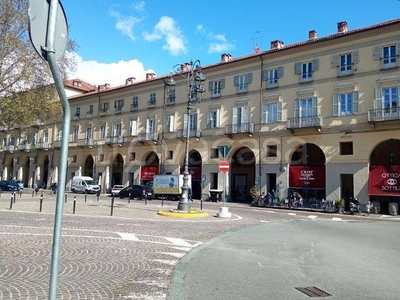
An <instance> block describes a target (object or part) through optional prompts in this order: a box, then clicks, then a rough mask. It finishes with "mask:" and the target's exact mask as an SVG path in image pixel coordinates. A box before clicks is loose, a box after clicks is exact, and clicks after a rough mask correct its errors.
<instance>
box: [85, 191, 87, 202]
mask: <svg viewBox="0 0 400 300" xmlns="http://www.w3.org/2000/svg"><path fill="white" fill-rule="evenodd" d="M86 197H87V193H86V192H85V203H86Z"/></svg>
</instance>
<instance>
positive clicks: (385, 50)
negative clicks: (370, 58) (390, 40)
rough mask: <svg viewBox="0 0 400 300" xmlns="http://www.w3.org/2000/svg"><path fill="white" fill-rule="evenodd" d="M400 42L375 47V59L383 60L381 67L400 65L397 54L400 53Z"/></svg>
mask: <svg viewBox="0 0 400 300" xmlns="http://www.w3.org/2000/svg"><path fill="white" fill-rule="evenodd" d="M399 47H400V43H398V44H394V45H387V46H378V47H375V48H374V60H381V68H382V69H389V68H394V67H397V66H398V62H397V56H398V54H399Z"/></svg>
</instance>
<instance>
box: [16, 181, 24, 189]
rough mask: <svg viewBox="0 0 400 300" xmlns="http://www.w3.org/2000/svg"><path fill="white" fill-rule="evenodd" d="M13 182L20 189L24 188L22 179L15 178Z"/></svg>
mask: <svg viewBox="0 0 400 300" xmlns="http://www.w3.org/2000/svg"><path fill="white" fill-rule="evenodd" d="M15 182H16V183H17V184H18V186H19V188H20V189H21V190H23V189H24V182H23V181H22V180H16V181H15Z"/></svg>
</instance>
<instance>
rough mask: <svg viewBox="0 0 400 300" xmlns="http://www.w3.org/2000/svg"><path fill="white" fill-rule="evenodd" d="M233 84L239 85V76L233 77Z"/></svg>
mask: <svg viewBox="0 0 400 300" xmlns="http://www.w3.org/2000/svg"><path fill="white" fill-rule="evenodd" d="M233 85H234V86H238V85H239V76H235V77H233Z"/></svg>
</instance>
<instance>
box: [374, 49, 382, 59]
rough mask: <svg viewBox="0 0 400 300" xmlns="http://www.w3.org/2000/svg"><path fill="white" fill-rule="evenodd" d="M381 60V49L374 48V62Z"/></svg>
mask: <svg viewBox="0 0 400 300" xmlns="http://www.w3.org/2000/svg"><path fill="white" fill-rule="evenodd" d="M379 59H381V47H380V46H377V47H374V60H379Z"/></svg>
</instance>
